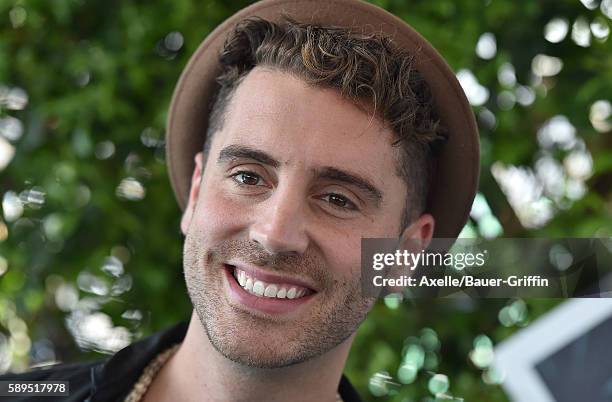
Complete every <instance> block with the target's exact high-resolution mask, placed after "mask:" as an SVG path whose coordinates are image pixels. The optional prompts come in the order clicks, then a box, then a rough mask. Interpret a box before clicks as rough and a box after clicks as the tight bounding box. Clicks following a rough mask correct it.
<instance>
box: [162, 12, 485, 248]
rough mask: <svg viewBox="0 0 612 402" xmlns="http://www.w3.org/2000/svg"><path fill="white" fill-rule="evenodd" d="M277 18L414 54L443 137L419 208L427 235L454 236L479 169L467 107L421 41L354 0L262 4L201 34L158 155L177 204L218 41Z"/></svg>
mask: <svg viewBox="0 0 612 402" xmlns="http://www.w3.org/2000/svg"><path fill="white" fill-rule="evenodd" d="M283 14H285V15H288V16H290V17H292V18H293V19H295V20H297V21H300V22H305V23H313V24H320V25H334V26H340V27H346V28H353V29H355V30H359V31H360V32H364V31H365V32H366V33H368V32H379V33H382V34H385V35H387V36H389V37H391V38H392V39H393V41H394V42H395V43H396V44H397V45H398V46H400V47H402V48H404V49H406V50H407V51H409V52H411V53H413V54H414V55H415V60H416V63H417V68H418V70H419V71H420V72H421V74H422V75H423V76H424V77H425V79H426V80H427V82H428V84H429V86H430V87H431V90H432V93H433V98H434V102H435V106H436V110H437V112H438V115H439V117H440V119H441V121H442V124H444V126H446V127H447V128H448V135H449V138H448V141H447V142H446V144H445V145H444V146H443V147H442V150H441V151H440V153H439V154H438V159H437V167H436V169H435V173H434V176H433V180H432V183H431V189H430V194H429V197H428V200H429V201H428V205H427V211H428V212H429V213H431V214H432V215H433V217H434V218H435V221H436V223H435V231H434V237H438V238H456V237H457V236H458V234H459V232H460V231H461V229H462V228H463V225H465V222H466V221H467V218H468V216H469V212H470V208H471V206H472V202H473V200H474V196H475V194H476V190H477V187H478V177H479V171H480V164H479V141H478V129H477V126H476V122H475V120H474V115H473V113H472V109H471V107H470V104H469V103H468V101H467V99H466V97H465V94H464V92H463V90H462V89H461V86H460V85H459V82H458V81H457V78H456V77H455V74H454V73H453V71H452V70H451V69H450V67H449V66H448V64H447V63H446V62H445V61H444V59H443V58H442V57H441V56H440V54H439V53H438V52H437V51H436V50H435V49H434V48H433V46H431V44H429V42H427V41H426V40H425V39H424V38H423V37H422V36H421V35H420V34H418V33H417V32H416V31H415V30H414V29H413V28H411V27H410V26H409V25H408V24H406V23H405V22H404V21H402V20H401V19H399V18H397V17H395V16H394V15H392V14H390V13H389V12H387V11H386V10H383V9H382V8H379V7H377V6H374V5H372V4H369V3H365V2H362V1H360V0H264V1H260V2H257V3H254V4H252V5H250V6H248V7H246V8H244V9H242V10H240V11H239V12H237V13H236V14H234V15H233V16H231V17H230V18H228V19H227V20H225V21H224V22H223V23H222V24H221V25H219V26H218V27H217V28H216V29H215V30H214V31H213V32H212V33H210V34H209V35H208V36H207V38H206V39H205V40H204V42H202V44H201V45H200V46H199V47H198V49H197V50H196V52H195V53H194V54H193V55H192V57H191V59H190V60H189V63H188V64H187V66H186V67H185V69H184V70H183V73H182V75H181V78H180V79H179V82H178V84H177V86H176V88H175V90H174V95H173V97H172V103H171V105H170V112H169V116H168V125H167V134H166V158H167V163H168V170H169V174H170V181H171V183H172V188H173V189H174V193H175V195H176V198H177V200H178V203H179V205H180V207H181V208H182V209H185V206H186V204H187V198H188V194H189V189H190V185H191V176H192V174H193V169H194V167H195V164H194V156H195V154H196V153H198V152H199V151H201V150H202V146H203V144H204V139H205V135H206V127H207V124H208V110H209V109H208V108H209V103H210V101H211V99H212V97H213V95H214V92H215V90H216V89H217V84H216V82H215V78H216V76H217V75H218V73H219V72H220V68H219V65H218V55H219V52H220V50H221V49H222V47H223V44H224V42H225V38H226V36H227V35H228V33H230V32H231V31H232V30H233V28H234V27H235V25H236V24H237V23H238V22H239V21H241V20H243V19H245V18H248V17H253V16H257V17H261V18H264V19H267V20H270V21H280V19H281V16H282V15H283Z"/></svg>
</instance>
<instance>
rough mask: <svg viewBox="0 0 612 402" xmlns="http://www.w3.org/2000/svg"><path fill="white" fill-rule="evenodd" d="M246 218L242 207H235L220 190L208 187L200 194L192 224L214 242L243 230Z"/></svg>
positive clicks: (246, 213) (246, 221)
mask: <svg viewBox="0 0 612 402" xmlns="http://www.w3.org/2000/svg"><path fill="white" fill-rule="evenodd" d="M248 216H249V214H248V211H246V210H245V208H244V205H242V206H241V205H237V203H236V202H235V201H233V200H232V199H231V198H230V197H227V196H226V195H225V194H224V193H223V191H222V190H219V189H217V188H215V187H212V186H208V187H207V188H206V189H204V190H203V191H202V193H201V194H200V199H199V201H198V206H197V208H196V212H195V216H194V224H195V225H196V227H197V228H198V229H199V230H201V231H202V232H204V233H207V235H208V236H207V237H209V238H210V240H211V241H213V242H214V241H215V240H218V239H223V238H226V237H227V236H228V235H232V234H235V233H237V232H240V231H241V230H244V229H245V228H246V227H247V225H248Z"/></svg>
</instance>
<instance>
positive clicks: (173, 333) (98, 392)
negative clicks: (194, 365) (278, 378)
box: [0, 322, 361, 402]
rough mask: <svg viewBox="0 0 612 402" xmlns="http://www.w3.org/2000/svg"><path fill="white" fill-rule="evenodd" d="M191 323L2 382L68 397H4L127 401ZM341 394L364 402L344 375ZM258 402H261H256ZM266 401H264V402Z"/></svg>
mask: <svg viewBox="0 0 612 402" xmlns="http://www.w3.org/2000/svg"><path fill="white" fill-rule="evenodd" d="M187 326H188V324H187V323H186V322H183V323H180V324H178V325H176V326H174V327H172V328H169V329H167V330H164V331H161V332H158V333H156V334H154V335H152V336H150V337H148V338H145V339H143V340H141V341H138V342H135V343H133V344H131V345H129V346H127V347H126V348H124V349H122V350H120V351H119V352H117V353H116V354H115V355H114V356H112V357H110V358H107V359H104V360H101V361H95V362H90V363H75V364H59V365H56V366H51V367H48V368H43V369H36V370H33V371H30V372H27V373H22V374H10V373H9V374H4V375H1V376H0V381H10V380H19V381H53V380H57V381H69V383H70V385H69V390H70V392H69V395H70V396H67V397H49V396H47V397H31V396H30V397H10V398H9V397H3V398H2V399H3V400H6V401H7V402H9V401H10V402H17V401H44V402H51V401H54V402H55V401H58V402H60V401H61V402H77V401H78V402H83V401H86V402H107V401H123V400H124V399H125V397H126V396H127V395H128V394H129V392H130V391H131V389H132V386H133V385H134V383H136V381H137V380H138V378H139V377H140V375H141V373H142V371H143V370H144V368H145V367H146V365H147V364H148V363H149V362H150V361H151V359H153V358H154V357H155V356H156V355H157V354H159V353H160V352H162V351H163V350H165V349H167V348H169V347H170V346H172V345H174V344H176V343H179V342H181V341H182V340H183V338H185V334H186V332H187ZM338 392H339V393H340V396H342V399H343V400H344V402H361V399H360V398H359V395H358V394H357V392H356V391H355V389H354V388H353V386H352V385H351V384H350V383H349V381H348V380H347V378H346V377H345V376H344V375H343V376H342V378H341V380H340V384H339V385H338ZM253 402H258V401H253ZM262 402H263V401H262Z"/></svg>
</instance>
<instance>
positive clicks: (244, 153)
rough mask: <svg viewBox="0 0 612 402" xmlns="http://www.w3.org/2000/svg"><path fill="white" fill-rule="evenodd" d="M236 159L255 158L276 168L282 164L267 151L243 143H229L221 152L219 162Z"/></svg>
mask: <svg viewBox="0 0 612 402" xmlns="http://www.w3.org/2000/svg"><path fill="white" fill-rule="evenodd" d="M236 159H253V160H256V161H257V162H260V163H263V164H265V165H270V166H272V167H274V168H277V167H279V166H280V162H279V161H278V160H276V159H274V158H273V157H271V156H270V155H268V154H267V153H265V152H262V151H259V150H257V149H254V148H250V147H245V146H242V145H229V146H227V147H225V148H223V149H222V150H221V152H219V158H218V159H217V163H224V162H229V161H235V160H236Z"/></svg>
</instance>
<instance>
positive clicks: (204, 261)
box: [181, 67, 406, 368]
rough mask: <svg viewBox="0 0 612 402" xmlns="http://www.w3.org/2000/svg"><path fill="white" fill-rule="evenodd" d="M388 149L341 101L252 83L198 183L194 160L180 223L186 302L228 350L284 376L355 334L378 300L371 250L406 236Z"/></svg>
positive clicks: (292, 85) (239, 92) (257, 79)
mask: <svg viewBox="0 0 612 402" xmlns="http://www.w3.org/2000/svg"><path fill="white" fill-rule="evenodd" d="M392 141H393V134H392V132H391V131H390V130H389V129H386V128H384V127H383V126H382V125H380V123H379V122H378V121H377V120H376V119H373V118H372V117H371V116H370V115H368V114H367V113H366V112H364V111H362V110H360V109H359V108H357V107H356V106H354V105H353V104H351V103H350V102H348V101H347V100H345V99H343V98H341V97H340V95H339V94H337V93H336V91H335V90H330V89H321V88H313V87H310V86H308V85H306V84H305V83H304V82H303V81H302V80H300V79H298V78H295V77H294V76H291V75H289V74H286V73H281V72H278V71H272V70H266V69H262V68H259V67H258V68H255V69H254V70H253V71H251V72H250V73H249V74H248V75H247V76H246V77H245V79H244V81H243V82H242V83H241V84H240V85H239V86H238V88H237V89H236V92H235V93H234V95H233V97H232V100H231V102H230V104H229V105H228V108H227V109H226V114H225V120H224V124H223V128H222V129H221V130H220V131H219V132H217V133H216V134H215V136H214V137H213V141H212V144H211V147H210V152H209V156H208V158H207V161H206V164H205V167H204V174H203V176H202V177H200V172H201V169H202V157H201V155H198V157H197V158H196V163H197V165H198V166H196V169H195V171H194V175H193V179H192V188H191V194H190V199H189V204H188V206H187V209H186V212H185V214H184V216H183V220H182V222H181V228H182V230H183V232H184V233H185V235H186V239H185V247H184V268H185V277H186V282H187V288H188V291H189V295H190V297H191V300H192V302H193V305H194V308H195V310H196V312H197V314H198V316H199V318H200V320H201V322H202V324H203V326H204V329H205V330H206V333H207V335H208V337H209V339H210V340H211V342H212V344H213V345H214V347H215V348H216V349H217V350H218V351H219V352H221V353H222V354H223V355H224V356H226V357H227V358H229V359H231V360H233V361H237V362H240V363H242V364H246V365H249V366H255V367H269V368H272V367H282V366H286V365H290V364H295V363H299V362H302V361H305V360H308V359H310V358H313V357H316V356H319V355H322V354H324V353H325V352H327V351H329V350H331V349H332V348H334V347H336V346H337V345H339V344H340V343H342V342H343V341H345V340H346V339H348V338H349V337H350V336H351V335H352V334H353V333H354V332H355V330H356V329H357V327H358V326H359V324H360V323H361V322H362V321H363V320H364V319H365V317H366V314H367V312H368V311H369V310H370V308H371V307H372V304H373V302H374V300H373V299H371V298H363V297H362V296H361V285H360V282H359V281H360V255H361V239H362V237H394V236H397V235H398V232H399V230H400V227H399V225H400V219H401V214H402V210H403V208H404V203H405V199H406V184H405V183H404V181H403V180H402V179H401V178H400V177H399V176H397V174H396V168H395V163H396V160H397V154H396V152H397V149H396V148H393V147H392V146H391V143H392ZM236 276H238V279H236ZM241 283H242V285H241ZM300 285H301V286H300ZM245 287H246V288H250V289H248V290H247V289H245ZM261 293H263V294H261Z"/></svg>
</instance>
